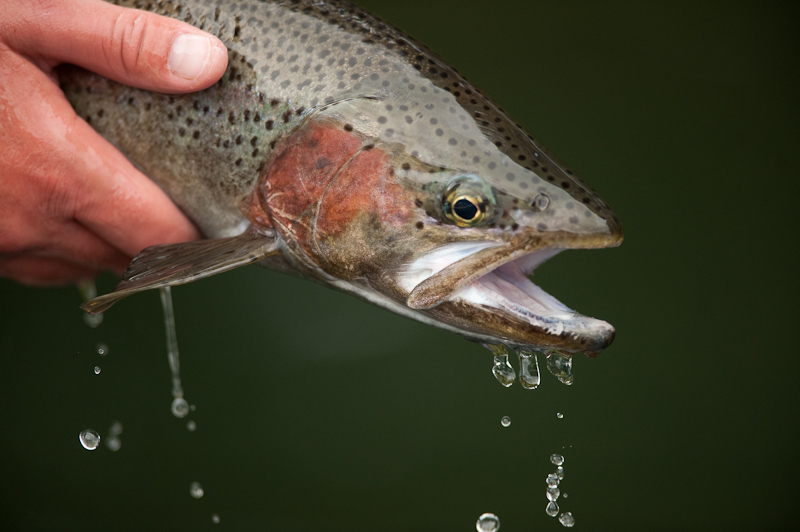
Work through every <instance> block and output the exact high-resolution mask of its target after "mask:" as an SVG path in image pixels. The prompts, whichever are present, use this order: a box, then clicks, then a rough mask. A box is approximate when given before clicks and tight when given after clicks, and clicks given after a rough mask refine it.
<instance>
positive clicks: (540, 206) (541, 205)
mask: <svg viewBox="0 0 800 532" xmlns="http://www.w3.org/2000/svg"><path fill="white" fill-rule="evenodd" d="M530 206H531V207H533V208H534V209H536V210H538V211H540V212H541V211H544V210H545V209H547V207H549V206H550V197H549V196H548V195H547V194H545V193H540V194H537V195H536V197H534V198H533V199H532V200H531V202H530Z"/></svg>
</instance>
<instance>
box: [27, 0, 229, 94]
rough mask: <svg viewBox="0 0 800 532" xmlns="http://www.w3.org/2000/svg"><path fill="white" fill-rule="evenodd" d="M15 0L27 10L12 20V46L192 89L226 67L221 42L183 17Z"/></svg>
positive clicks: (96, 0)
mask: <svg viewBox="0 0 800 532" xmlns="http://www.w3.org/2000/svg"><path fill="white" fill-rule="evenodd" d="M21 4H23V5H25V6H26V7H25V8H23V9H25V14H26V15H27V16H22V17H19V18H18V20H17V23H16V24H17V28H16V29H17V31H15V32H13V40H12V45H13V46H14V47H16V48H17V49H20V50H23V51H25V52H26V53H28V54H29V55H35V56H38V57H40V58H43V59H46V60H50V61H54V62H56V63H58V62H66V63H73V64H76V65H79V66H82V67H84V68H87V69H89V70H92V71H94V72H97V73H99V74H102V75H104V76H106V77H108V78H111V79H114V80H116V81H119V82H120V83H124V84H126V85H131V86H134V87H139V88H142V89H148V90H156V91H159V92H167V93H173V92H189V91H195V90H200V89H204V88H206V87H208V86H210V85H211V84H213V83H214V82H216V81H217V80H218V79H219V78H220V77H221V76H222V74H223V73H224V72H225V68H226V67H227V63H228V54H227V50H226V48H225V45H223V44H222V42H221V41H220V40H219V39H217V38H216V37H214V36H213V35H211V34H209V33H206V32H204V31H201V30H199V29H197V28H195V27H194V26H191V25H189V24H186V23H185V22H181V21H178V20H174V19H171V18H168V17H163V16H160V15H156V14H154V13H149V12H146V11H140V10H137V9H128V8H123V7H119V6H115V5H112V4H109V3H106V2H102V1H100V0H84V1H81V2H70V3H69V4H66V3H64V2H55V1H53V0H50V1H44V0H40V1H37V2H23V3H21ZM65 8H67V9H65Z"/></svg>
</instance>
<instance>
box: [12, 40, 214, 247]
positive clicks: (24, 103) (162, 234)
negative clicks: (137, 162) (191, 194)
mask: <svg viewBox="0 0 800 532" xmlns="http://www.w3.org/2000/svg"><path fill="white" fill-rule="evenodd" d="M5 59H6V66H7V67H8V69H9V70H11V71H14V72H16V73H17V74H18V75H15V76H9V77H8V78H7V79H6V80H4V82H3V83H2V84H0V107H3V106H4V105H5V108H7V109H9V110H10V113H9V114H8V115H7V116H6V117H5V118H4V120H3V121H2V122H0V141H2V146H3V154H4V157H6V170H7V171H16V172H20V173H21V175H25V176H26V177H25V179H24V180H19V179H17V180H15V181H10V182H7V183H6V184H5V185H3V186H4V194H6V195H7V197H11V196H12V195H13V196H14V197H18V198H19V199H18V200H17V204H16V205H10V206H9V208H13V209H15V210H18V211H21V210H25V209H28V210H30V209H35V210H34V212H32V213H30V214H29V215H28V217H27V218H26V219H25V222H26V223H28V225H29V226H30V227H31V228H33V227H39V226H41V224H43V223H46V221H47V220H56V221H58V220H62V221H70V220H75V221H76V222H77V223H79V224H81V226H82V227H83V228H85V229H86V230H88V231H89V232H92V233H94V234H95V235H96V236H97V237H98V238H99V239H102V240H104V241H105V242H106V243H108V244H109V245H110V246H111V247H114V248H116V249H117V250H119V251H120V252H121V253H122V254H123V255H125V256H130V257H133V256H135V255H136V254H137V253H138V252H139V251H140V250H141V249H143V248H145V247H147V246H150V245H154V244H160V243H173V242H181V241H186V240H193V239H196V238H199V234H198V232H197V230H196V229H195V228H194V226H193V225H192V223H191V222H190V221H189V220H188V219H187V218H186V216H185V215H184V214H183V213H182V212H181V211H180V210H179V209H178V208H177V207H176V206H175V205H174V204H173V203H172V201H171V200H170V199H169V197H167V196H166V194H164V192H163V191H162V190H161V189H160V188H158V186H157V185H155V183H153V182H152V181H151V180H150V179H148V178H147V177H146V176H145V175H144V174H142V173H141V172H139V171H138V170H137V169H136V168H135V167H134V166H133V165H132V164H131V163H130V162H129V161H128V160H127V159H126V158H125V157H124V156H123V155H122V154H121V153H120V152H119V151H118V150H117V149H116V148H115V147H114V146H113V145H111V144H110V143H109V142H108V141H106V140H105V139H103V138H102V137H101V136H100V135H99V134H98V133H97V132H95V131H94V130H93V129H92V128H91V127H90V126H89V125H88V124H86V122H84V121H83V120H81V119H80V118H79V117H78V116H77V115H76V114H75V112H74V110H73V109H72V107H71V106H70V105H69V102H67V100H66V99H65V98H64V96H63V94H62V93H61V91H60V90H59V89H58V87H56V86H55V85H54V84H53V83H51V82H50V80H49V79H48V78H47V77H46V76H45V75H44V74H43V73H42V72H41V71H40V70H38V69H36V68H35V67H33V65H31V64H30V63H25V62H24V60H23V59H22V58H18V57H17V58H15V57H10V56H8V55H6V56H5ZM4 102H5V103H4ZM13 161H18V162H19V167H18V168H16V170H10V167H9V166H8V165H11V164H12V162H13ZM2 177H3V176H0V178H2ZM0 181H2V179H0ZM0 199H3V198H1V197H0ZM0 203H2V202H0ZM1 226H2V224H0V228H1ZM31 230H33V229H31ZM51 236H52V235H51ZM54 238H57V237H54ZM0 240H2V238H0ZM82 245H84V246H87V247H88V246H89V245H88V244H82ZM112 260H116V259H112Z"/></svg>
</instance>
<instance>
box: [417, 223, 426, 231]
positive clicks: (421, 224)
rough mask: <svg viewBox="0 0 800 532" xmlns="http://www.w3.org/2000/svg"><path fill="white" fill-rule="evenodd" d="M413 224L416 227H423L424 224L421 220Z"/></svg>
mask: <svg viewBox="0 0 800 532" xmlns="http://www.w3.org/2000/svg"><path fill="white" fill-rule="evenodd" d="M415 225H416V226H417V229H422V228H423V227H425V224H424V223H422V222H417V223H416V224H415Z"/></svg>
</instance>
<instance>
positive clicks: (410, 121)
mask: <svg viewBox="0 0 800 532" xmlns="http://www.w3.org/2000/svg"><path fill="white" fill-rule="evenodd" d="M413 121H414V119H413V118H411V116H410V115H406V124H410V123H412V122H413Z"/></svg>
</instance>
